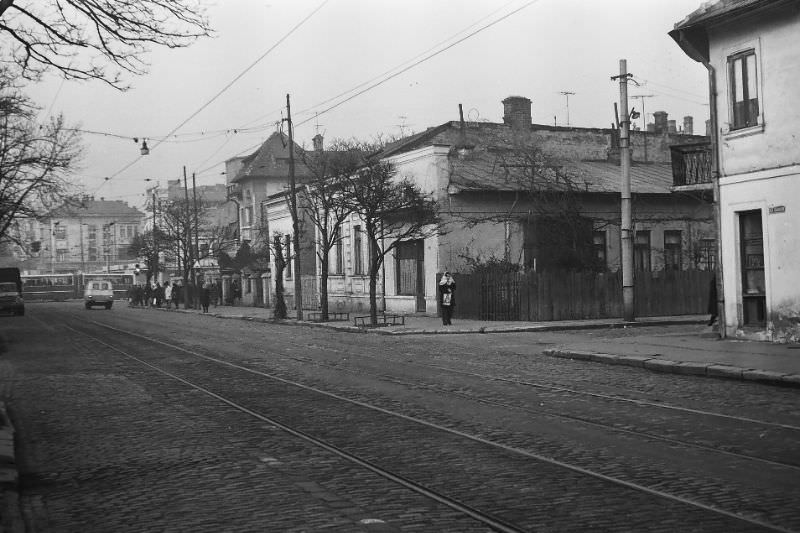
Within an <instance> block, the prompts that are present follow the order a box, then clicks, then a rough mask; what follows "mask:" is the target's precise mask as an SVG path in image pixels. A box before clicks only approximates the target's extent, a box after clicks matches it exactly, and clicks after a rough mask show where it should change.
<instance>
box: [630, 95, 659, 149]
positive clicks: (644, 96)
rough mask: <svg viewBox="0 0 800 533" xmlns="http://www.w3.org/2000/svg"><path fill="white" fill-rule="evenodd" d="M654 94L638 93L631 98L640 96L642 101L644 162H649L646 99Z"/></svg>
mask: <svg viewBox="0 0 800 533" xmlns="http://www.w3.org/2000/svg"><path fill="white" fill-rule="evenodd" d="M654 96H655V95H654V94H636V95H633V96H631V98H638V99H639V100H641V101H642V125H643V126H644V127H643V128H642V135H643V138H644V162H645V163H647V113H646V112H645V110H644V99H645V98H652V97H654Z"/></svg>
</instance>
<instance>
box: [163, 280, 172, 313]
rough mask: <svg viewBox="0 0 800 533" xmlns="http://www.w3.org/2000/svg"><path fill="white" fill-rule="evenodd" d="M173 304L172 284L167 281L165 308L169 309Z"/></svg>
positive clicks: (165, 284)
mask: <svg viewBox="0 0 800 533" xmlns="http://www.w3.org/2000/svg"><path fill="white" fill-rule="evenodd" d="M170 303H172V283H170V282H169V281H167V282H166V283H164V306H165V307H166V308H167V309H169V307H170Z"/></svg>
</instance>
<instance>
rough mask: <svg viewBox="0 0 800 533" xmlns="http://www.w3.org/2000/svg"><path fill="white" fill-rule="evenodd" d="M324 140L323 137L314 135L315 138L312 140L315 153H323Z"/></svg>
mask: <svg viewBox="0 0 800 533" xmlns="http://www.w3.org/2000/svg"><path fill="white" fill-rule="evenodd" d="M322 140H323V137H322V135H320V134H319V133H317V134H316V135H314V137H313V138H312V139H311V142H313V143H314V151H315V152H321V151H322Z"/></svg>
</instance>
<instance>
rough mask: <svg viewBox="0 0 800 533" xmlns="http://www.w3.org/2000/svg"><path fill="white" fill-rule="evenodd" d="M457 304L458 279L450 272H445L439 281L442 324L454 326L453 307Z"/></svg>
mask: <svg viewBox="0 0 800 533" xmlns="http://www.w3.org/2000/svg"><path fill="white" fill-rule="evenodd" d="M455 306H456V281H455V280H454V279H453V276H451V275H450V272H445V273H444V275H443V276H442V279H441V280H440V281H439V309H441V312H442V325H443V326H452V325H453V322H452V318H453V308H454V307H455Z"/></svg>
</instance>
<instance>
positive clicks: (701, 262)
mask: <svg viewBox="0 0 800 533" xmlns="http://www.w3.org/2000/svg"><path fill="white" fill-rule="evenodd" d="M716 267H717V241H715V240H714V239H701V240H700V245H699V246H698V248H697V268H698V269H700V270H715V269H716Z"/></svg>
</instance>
